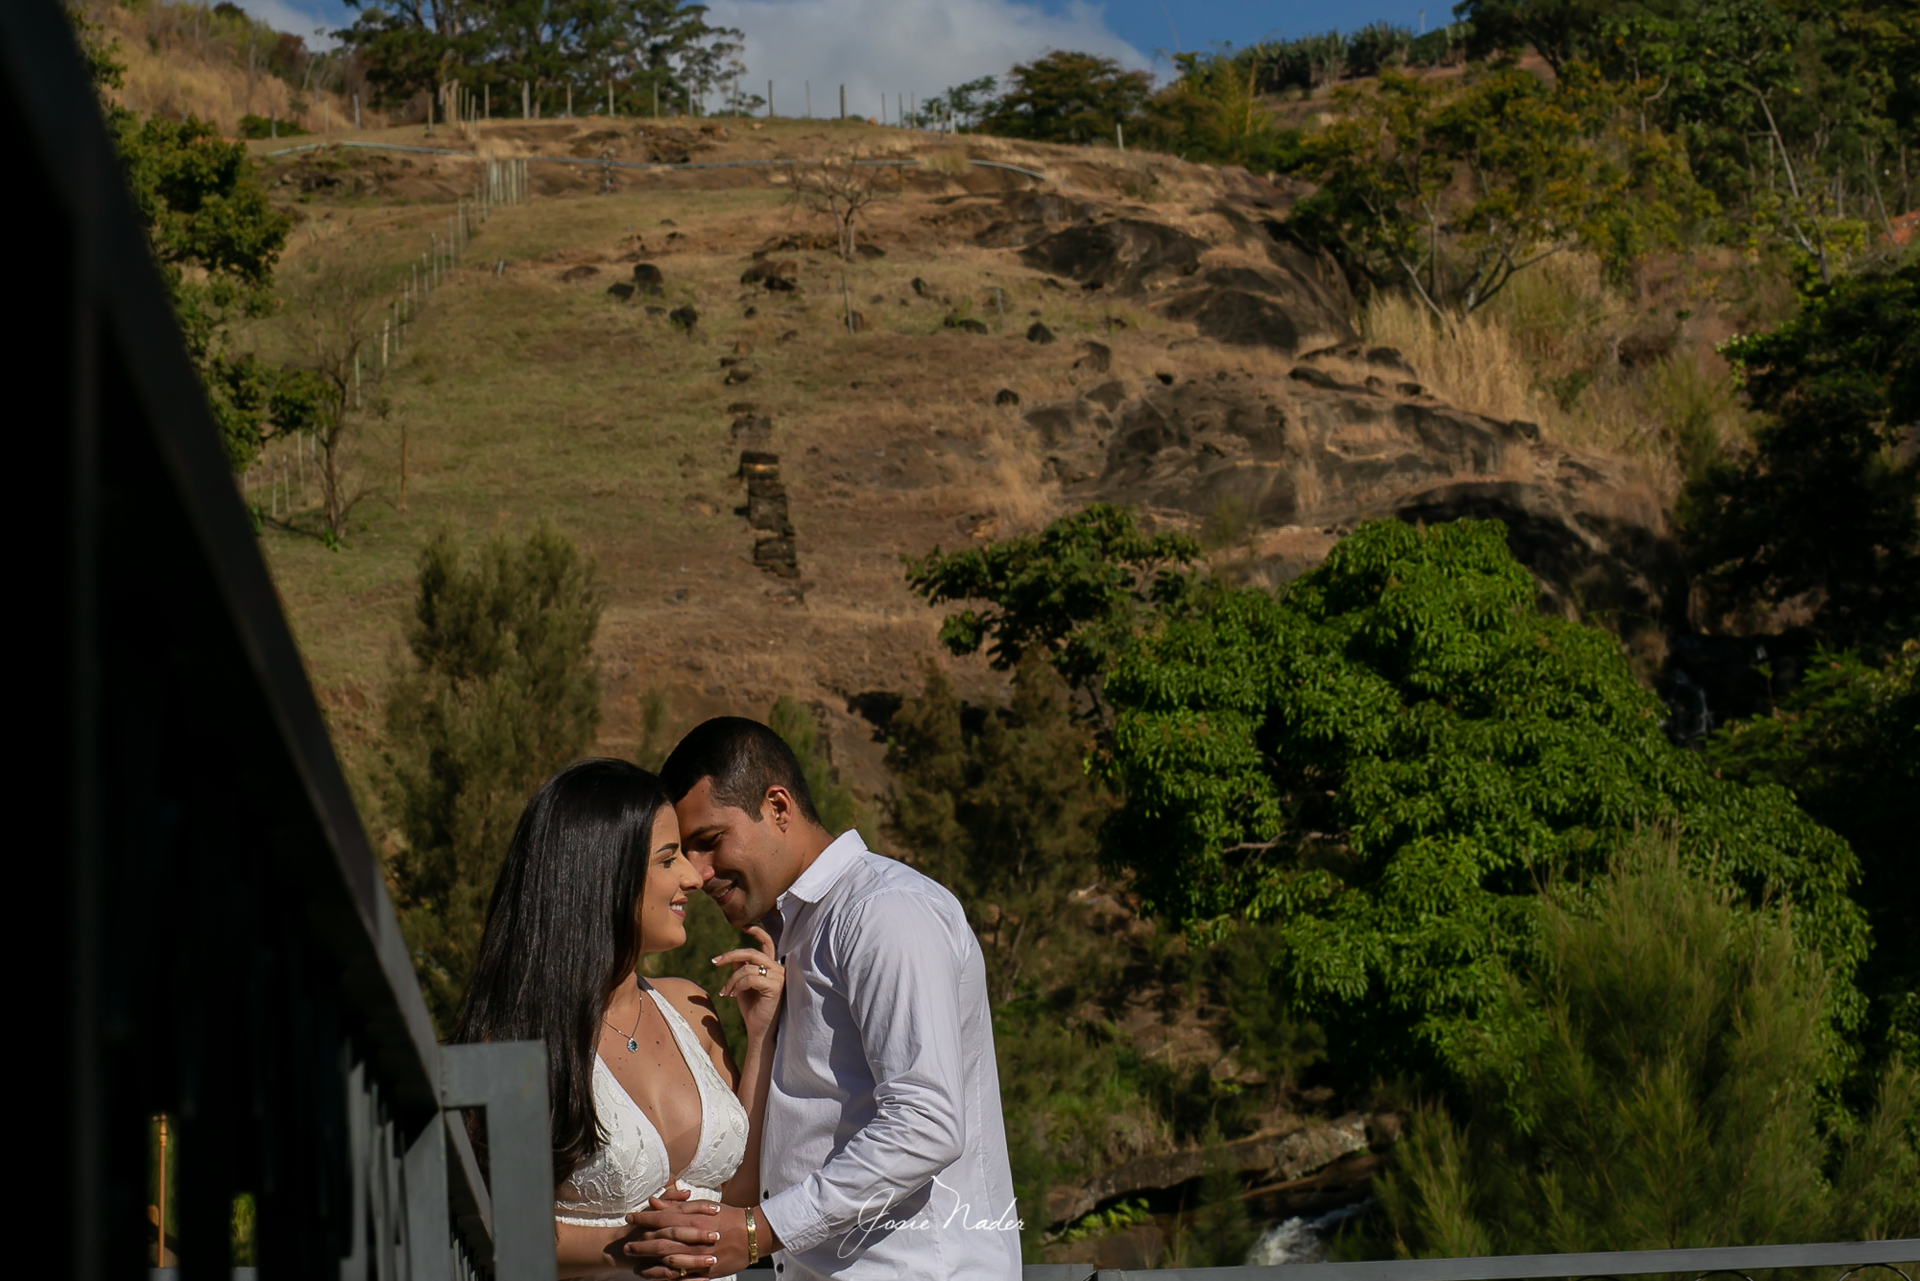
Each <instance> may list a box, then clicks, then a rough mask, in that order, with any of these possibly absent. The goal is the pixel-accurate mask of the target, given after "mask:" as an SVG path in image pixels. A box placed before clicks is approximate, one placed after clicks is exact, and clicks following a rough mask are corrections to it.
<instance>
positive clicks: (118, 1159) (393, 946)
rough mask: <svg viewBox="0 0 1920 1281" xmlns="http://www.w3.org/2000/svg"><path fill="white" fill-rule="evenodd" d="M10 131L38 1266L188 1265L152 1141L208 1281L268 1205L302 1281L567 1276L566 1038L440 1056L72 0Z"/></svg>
mask: <svg viewBox="0 0 1920 1281" xmlns="http://www.w3.org/2000/svg"><path fill="white" fill-rule="evenodd" d="M0 130H4V131H5V135H6V136H7V137H9V138H12V139H15V140H16V141H18V142H24V143H25V144H26V145H25V147H24V149H23V151H24V155H23V159H22V162H21V163H18V164H16V167H15V171H14V175H13V181H12V182H11V183H10V184H9V187H8V196H9V202H8V230H9V232H10V244H11V246H12V248H13V249H14V252H13V253H12V254H11V255H10V256H9V259H8V264H9V266H8V270H9V273H10V280H9V285H10V287H11V288H12V289H13V290H15V291H17V292H16V294H15V297H16V298H18V299H21V300H31V301H30V302H28V303H25V305H24V310H23V311H22V313H21V314H20V315H18V316H16V319H17V320H18V321H19V322H20V323H19V324H16V325H14V326H10V333H9V335H8V339H7V342H6V343H5V344H4V345H3V346H0V350H3V351H4V352H5V356H4V359H5V362H6V366H5V367H6V372H7V379H6V383H7V387H8V389H9V393H10V410H11V412H10V413H9V414H8V415H7V426H8V428H9V432H8V436H9V440H10V442H11V444H12V445H13V447H14V452H13V456H12V458H11V459H10V462H11V464H12V471H13V475H14V476H15V477H16V486H15V488H16V492H18V493H19V494H20V495H21V501H20V506H19V508H18V510H20V511H23V512H24V511H30V512H31V515H30V516H29V517H27V518H26V524H24V525H22V526H19V527H17V529H16V533H18V534H20V535H21V536H22V537H23V538H24V539H25V541H24V542H22V543H21V544H19V545H18V548H17V551H18V554H16V555H15V556H14V557H11V558H10V559H9V586H10V587H11V588H12V591H13V593H14V595H13V596H12V597H11V604H12V606H13V608H12V609H10V611H9V621H10V622H11V623H12V624H13V625H12V626H11V627H10V628H9V629H8V630H9V632H10V633H11V635H10V637H9V639H10V640H11V641H12V642H13V644H12V645H11V646H10V647H9V648H10V651H11V656H12V658H13V661H14V671H15V674H16V676H17V677H18V679H19V686H18V689H19V691H20V699H19V701H18V703H17V704H16V705H17V706H19V707H20V708H21V712H20V714H19V715H18V716H17V717H16V723H15V735H14V737H15V740H16V745H17V749H18V755H17V757H16V762H15V768H14V770H13V777H12V780H11V781H12V782H13V784H14V796H15V797H16V806H15V809H16V814H17V815H19V816H21V818H17V819H16V823H15V828H14V830H15V833H16V838H15V840H14V841H13V842H11V843H10V844H11V854H12V857H11V860H10V862H9V869H10V871H11V873H12V875H11V876H10V878H9V884H8V886H7V888H8V890H9V894H8V897H7V903H8V905H9V907H10V908H11V909H12V913H11V916H12V919H11V920H10V922H9V926H10V928H9V929H8V930H7V931H5V933H6V935H7V938H8V942H9V943H10V944H11V945H12V947H13V949H14V955H13V956H12V957H11V958H10V959H11V961H12V964H11V965H10V966H9V967H8V973H9V976H10V979H11V980H12V981H11V983H10V985H9V1001H8V1006H9V1008H8V1014H9V1028H10V1031H11V1032H12V1033H13V1044H14V1046H15V1049H16V1056H15V1057H16V1069H18V1070H22V1071H24V1072H26V1073H29V1074H31V1076H30V1078H29V1082H30V1087H31V1088H17V1089H16V1091H15V1092H14V1095H13V1101H14V1107H13V1108H12V1109H11V1110H10V1114H9V1118H8V1119H9V1123H10V1124H9V1130H10V1133H9V1141H10V1145H11V1148H12V1150H13V1151H14V1152H15V1154H16V1165H17V1166H18V1168H19V1169H20V1171H21V1172H22V1173H23V1174H25V1173H28V1172H30V1180H29V1182H27V1183H23V1185H22V1188H23V1192H24V1195H20V1194H17V1195H16V1198H15V1219H16V1222H17V1224H18V1225H19V1226H23V1227H25V1228H26V1229H27V1231H28V1234H29V1235H31V1236H32V1237H33V1238H34V1246H32V1247H29V1249H28V1250H27V1251H26V1252H25V1254H26V1257H27V1259H28V1260H30V1261H29V1262H27V1263H26V1266H27V1267H29V1268H32V1269H34V1270H36V1271H49V1272H52V1273H54V1274H57V1275H62V1276H70V1277H76V1278H82V1279H83V1281H95V1279H96V1278H105V1277H108V1276H139V1275H143V1274H145V1273H146V1271H147V1269H148V1267H149V1266H150V1265H151V1264H154V1263H159V1262H163V1261H164V1260H162V1259H157V1258H155V1257H154V1256H155V1255H156V1254H157V1253H158V1250H157V1248H156V1245H157V1243H156V1241H155V1239H154V1237H153V1236H150V1235H148V1232H147V1229H148V1227H149V1223H148V1220H147V1216H146V1215H145V1214H143V1213H142V1210H143V1207H148V1206H149V1205H150V1204H151V1202H150V1197H151V1196H152V1194H153V1190H154V1187H155V1184H154V1182H152V1180H153V1179H154V1178H155V1170H154V1164H153V1161H154V1159H153V1157H152V1155H151V1153H150V1151H149V1149H148V1147H147V1135H148V1122H149V1119H150V1118H152V1117H153V1116H155V1115H156V1114H160V1115H163V1116H164V1117H165V1118H166V1133H167V1135H168V1142H169V1151H170V1153H177V1174H176V1175H174V1176H173V1177H172V1178H171V1179H170V1180H168V1189H167V1193H166V1203H167V1219H168V1223H167V1226H166V1231H165V1243H166V1245H167V1247H168V1248H169V1252H170V1253H171V1254H177V1256H178V1259H179V1268H178V1269H177V1272H178V1274H179V1275H180V1276H182V1277H185V1278H188V1281H192V1279H193V1278H202V1277H204V1278H214V1277H222V1278H228V1277H231V1276H232V1274H233V1269H234V1265H235V1264H236V1263H241V1262H244V1260H243V1259H237V1258H235V1257H234V1254H233V1244H234V1242H235V1241H236V1239H240V1238H239V1233H238V1230H237V1228H236V1226H235V1225H236V1216H237V1214H238V1212H239V1208H240V1207H241V1206H243V1205H245V1204H247V1202H246V1201H244V1200H240V1199H239V1198H243V1197H245V1198H250V1199H251V1205H252V1209H253V1216H254V1217H253V1224H254V1227H253V1234H252V1243H251V1244H252V1250H253V1253H254V1256H255V1262H256V1263H257V1265H258V1268H259V1270H260V1271H261V1272H264V1273H265V1274H267V1275H270V1276H274V1277H276V1278H277V1277H301V1278H307V1277H311V1278H315V1279H316V1281H318V1279H320V1278H326V1279H327V1281H401V1279H404V1281H453V1279H454V1278H456V1277H457V1278H460V1279H461V1281H467V1279H468V1278H474V1277H499V1278H502V1281H551V1278H553V1276H554V1275H555V1270H556V1269H555V1260H554V1252H553V1235H552V1233H553V1226H552V1212H553V1211H552V1196H553V1191H552V1187H551V1173H550V1172H551V1158H550V1155H549V1145H548V1138H547V1098H546V1065H545V1050H544V1047H542V1046H540V1045H538V1044H506V1045H490V1046H474V1047H449V1048H442V1047H441V1046H440V1045H438V1044H437V1043H436V1040H435V1036H434V1030H433V1026H432V1022H431V1020H430V1019H429V1017H428V1014H427V1009H426V1005H425V1003H424V1001H423V1000H422V998H421V995H420V990H419V987H418V985H417V981H416V979H415V977H414V973H413V966H412V963H411V960H410V958H409V956H408V951H407V948H406V945H405V942H404V941H403V939H402V937H401V934H400V928H399V924H398V921H397V919H396V918H395V915H394V912H393V908H392V905H391V904H390V903H389V902H388V898H387V892H386V888H385V885H384V881H383V878H382V875H381V871H380V867H379V864H378V862H377V860H376V859H375V857H374V853H373V850H372V848H371V847H370V845H369V844H368V841H367V837H366V834H365V832H364V831H363V830H362V828H361V825H360V820H359V818H358V815H357V813H356V811H355V809H354V805H353V801H352V797H351V795H350V793H349V790H348V787H347V782H346V779H345V777H344V776H343V775H342V773H341V769H340V765H339V763H338V761H337V760H336V759H335V757H334V754H333V749H332V746H331V744H330V741H329V739H328V735H327V729H326V725H325V722H324V720H323V718H322V716H321V714H320V709H319V707H318V705H317V704H316V702H315V698H314V694H313V691H312V689H311V687H310V686H309V684H308V682H307V677H306V673H305V670H304V668H303V666H302V664H301V660H300V656H299V654H298V652H297V651H296V650H295V648H294V644H293V640H292V637H291V636H290V635H289V633H288V630H287V626H286V622H285V620H284V619H283V617H282V615H281V612H280V607H279V602H278V599H277V597H276V595H275V592H274V587H273V584H272V582H271V580H270V579H269V578H268V575H267V571H266V567H265V565H264V564H263V563H262V560H261V556H260V550H259V546H258V544H257V541H256V539H255V537H254V534H253V530H252V527H251V525H250V522H249V521H248V518H247V515H246V513H245V511H244V510H243V508H242V505H241V499H240V496H239V494H238V493H237V491H236V487H235V485H234V483H233V477H232V475H231V472H230V470H229V467H228V465H227V460H226V458H225V457H224V455H223V453H222V450H221V447H220V436H219V433H218V431H217V430H216V428H215V426H214V424H213V421H212V419H211V417H210V416H209V414H208V411H207V407H206V401H205V399H204V396H203V394H202V391H201V388H200V385H199V383H198V381H197V379H196V377H195V374H194V371H193V369H192V367H191V366H190V365H189V363H188V361H187V359H186V358H185V354H184V352H183V350H182V346H181V339H180V333H179V329H178V327H177V325H176V323H175V320H174V316H173V313H172V310H171V306H170V303H169V300H168V297H167V293H166V291H165V289H164V288H163V285H162V282H161V280H160V277H159V275H158V273H157V272H156V270H155V268H154V265H153V262H152V260H151V258H150V256H149V251H148V246H147V243H146V238H145V234H144V231H143V228H142V226H141V224H140V222H139V221H138V219H137V217H136V214H135V211H134V209H133V206H132V202H131V200H130V199H129V197H128V195H127V191H126V187H125V185H124V180H123V178H122V176H121V170H120V167H119V163H118V161H117V159H116V158H115V155H114V153H113V150H112V145H111V144H110V142H109V140H108V138H107V134H106V131H105V129H104V128H103V126H102V122H101V117H100V112H99V109H98V106H97V103H96V102H95V99H94V96H93V92H92V88H91V85H90V83H89V80H88V77H87V74H86V72H85V69H84V67H83V65H82V63H81V60H80V58H79V55H78V52H77V50H76V49H75V47H74V43H73V38H72V33H71V29H70V27H69V25H68V21H67V18H66V16H65V14H64V13H63V12H62V9H61V5H60V4H59V3H58V0H9V2H8V3H5V4H0ZM29 526H30V529H29ZM22 819H24V820H25V821H21V820H22ZM29 1082H22V1084H23V1085H26V1084H28V1083H29ZM462 1108H479V1109H484V1111H485V1115H486V1120H487V1124H488V1133H489V1136H490V1144H491V1148H490V1150H491V1153H492V1163H491V1171H492V1184H491V1188H489V1186H488V1183H487V1181H486V1180H484V1179H483V1178H482V1177H481V1173H480V1167H479V1164H478V1163H477V1162H476V1160H475V1157H474V1152H473V1150H472V1147H471V1145H470V1144H469V1143H468V1140H467V1134H466V1130H465V1127H464V1125H463V1124H461V1123H459V1122H458V1117H459V1111H458V1110H459V1109H462ZM170 1164H171V1162H170ZM176 1215H177V1220H176ZM158 1217H159V1216H158V1211H157V1209H155V1210H154V1219H155V1220H156V1221H157V1220H158ZM43 1255H44V1256H47V1261H46V1262H45V1263H44V1264H42V1263H39V1261H38V1260H39V1258H40V1257H41V1256H43ZM168 1271H173V1269H169V1270H168Z"/></svg>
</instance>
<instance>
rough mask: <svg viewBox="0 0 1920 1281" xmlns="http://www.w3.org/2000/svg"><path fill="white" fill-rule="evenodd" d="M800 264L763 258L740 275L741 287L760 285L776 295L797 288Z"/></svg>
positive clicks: (790, 260)
mask: <svg viewBox="0 0 1920 1281" xmlns="http://www.w3.org/2000/svg"><path fill="white" fill-rule="evenodd" d="M799 281H800V264H799V263H797V262H795V261H794V260H793V259H791V258H781V259H778V260H775V259H771V258H763V259H761V260H760V261H759V262H756V263H754V264H753V265H752V266H751V267H748V268H747V269H746V270H745V271H743V272H741V273H740V283H741V284H743V285H762V286H764V287H765V288H767V289H770V290H773V291H774V292H776V293H781V292H786V293H790V292H792V291H793V290H795V289H797V288H799Z"/></svg>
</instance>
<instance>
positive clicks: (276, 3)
mask: <svg viewBox="0 0 1920 1281" xmlns="http://www.w3.org/2000/svg"><path fill="white" fill-rule="evenodd" d="M239 3H240V4H241V6H242V7H243V8H245V9H247V10H248V11H250V12H252V13H254V14H256V15H258V16H259V17H261V18H264V19H266V20H267V21H269V22H271V23H273V24H274V25H275V26H276V27H279V28H280V29H282V30H285V31H293V32H296V33H298V34H301V35H305V36H308V37H309V38H311V37H312V33H313V31H314V29H315V28H317V27H318V28H334V27H339V26H344V25H346V23H347V22H348V21H350V20H351V14H350V11H349V10H348V9H347V8H346V6H345V5H344V4H342V3H341V0H239ZM706 3H708V4H709V6H710V7H711V8H712V10H713V13H714V16H715V18H717V19H718V20H719V21H722V22H725V23H726V24H728V25H729V26H735V27H739V28H741V29H742V30H744V31H745V32H746V35H747V50H746V59H745V60H746V63H747V67H748V76H747V79H748V83H749V84H750V85H751V87H752V88H751V91H752V92H756V93H764V92H765V87H766V81H767V80H768V79H772V80H773V81H774V105H775V107H776V108H777V109H778V111H779V112H780V114H782V115H789V114H798V113H799V112H801V111H802V110H804V109H805V105H806V103H807V102H808V101H809V100H811V103H812V107H813V110H814V111H815V113H816V114H820V113H824V112H826V111H828V110H829V109H831V108H832V107H835V106H837V96H838V88H839V86H840V85H842V84H845V85H846V86H847V95H848V103H847V105H848V108H849V109H850V110H852V111H854V112H856V113H858V114H861V115H869V116H873V115H878V114H879V111H880V101H881V96H882V95H885V100H886V102H887V104H888V107H887V110H888V112H889V114H891V113H892V111H893V110H894V107H893V104H894V103H896V102H897V101H898V97H899V95H901V94H906V95H911V96H912V97H915V98H923V97H927V96H929V95H931V94H935V93H939V92H940V91H941V90H943V89H945V88H946V87H947V86H949V85H953V84H958V83H960V82H961V81H964V80H971V79H973V78H974V77H976V76H981V75H998V74H1000V73H1002V72H1004V71H1006V69H1007V68H1008V67H1009V66H1011V65H1013V64H1014V63H1015V62H1024V61H1027V60H1029V59H1031V58H1034V57H1038V56H1039V55H1041V54H1043V53H1045V52H1046V51H1047V50H1049V49H1084V50H1088V51H1091V52H1095V53H1101V54H1106V55H1108V56H1110V57H1114V58H1117V59H1119V60H1120V61H1121V62H1122V63H1125V64H1126V65H1128V66H1132V67H1141V68H1151V69H1153V70H1154V71H1156V72H1159V73H1162V74H1164V73H1165V72H1166V71H1167V69H1168V64H1167V61H1166V54H1167V53H1168V52H1169V51H1171V50H1173V49H1174V48H1176V44H1175V38H1176V35H1177V37H1178V45H1177V47H1178V48H1180V49H1207V48H1211V47H1214V46H1216V45H1219V44H1221V43H1232V44H1234V45H1245V44H1250V43H1253V42H1254V41H1257V40H1261V39H1267V38H1287V37H1290V36H1296V35H1301V34H1304V33H1307V32H1314V31H1325V30H1328V29H1330V28H1338V29H1342V30H1352V29H1354V28H1356V27H1361V26H1365V25H1366V24H1367V23H1369V22H1378V21H1381V20H1383V19H1384V20H1387V21H1392V22H1398V23H1402V24H1404V25H1406V26H1409V27H1413V28H1416V29H1417V28H1418V27H1419V25H1420V22H1421V14H1422V11H1423V10H1424V11H1425V20H1426V23H1427V25H1428V26H1430V27H1431V26H1438V25H1440V24H1441V23H1444V22H1445V21H1446V20H1447V17H1448V14H1449V12H1450V8H1449V3H1426V2H1425V0H1353V2H1349V3H1341V0H1270V2H1268V3H1258V2H1257V0H1107V3H1104V4H1102V3H1093V2H1092V0H1034V2H1028V0H706ZM323 43H324V42H323Z"/></svg>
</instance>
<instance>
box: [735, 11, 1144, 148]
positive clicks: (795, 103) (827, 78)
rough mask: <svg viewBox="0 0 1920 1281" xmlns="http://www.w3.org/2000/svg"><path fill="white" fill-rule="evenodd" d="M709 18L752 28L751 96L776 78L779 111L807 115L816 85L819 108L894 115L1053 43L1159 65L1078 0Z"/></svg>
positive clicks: (1135, 64) (1133, 63)
mask: <svg viewBox="0 0 1920 1281" xmlns="http://www.w3.org/2000/svg"><path fill="white" fill-rule="evenodd" d="M708 4H709V5H710V7H711V10H712V12H711V13H710V14H709V18H708V20H709V21H711V22H715V23H718V24H719V25H722V26H728V27H738V28H739V29H740V30H742V31H744V32H746V36H747V49H746V53H745V55H744V56H745V61H746V64H747V67H748V73H747V76H746V77H745V79H744V80H743V81H742V83H741V89H742V91H743V92H747V93H759V94H764V93H765V92H766V88H767V81H768V80H769V79H771V80H772V81H773V82H774V88H773V104H774V109H775V110H776V111H777V112H779V114H781V115H783V116H797V115H799V114H801V111H802V109H803V106H804V98H803V85H804V84H805V83H806V82H809V81H810V82H811V83H812V94H813V114H814V115H815V116H830V115H834V114H836V113H837V112H838V111H839V107H840V102H839V96H840V86H841V85H842V84H845V85H846V87H847V111H848V113H849V114H851V115H858V116H878V114H879V111H880V95H881V94H883V93H884V94H885V95H886V98H887V118H888V119H889V120H891V119H893V117H894V111H895V102H896V95H898V94H902V93H904V94H907V95H908V96H909V99H913V98H919V99H925V98H928V97H931V96H932V95H934V94H937V93H941V92H943V91H945V90H946V89H947V87H948V86H950V85H956V84H960V83H961V82H963V81H966V80H972V79H974V78H975V77H977V76H1004V75H1005V74H1006V72H1007V69H1008V68H1009V67H1011V66H1013V64H1014V63H1016V62H1030V61H1032V60H1033V59H1034V58H1037V57H1039V56H1040V55H1041V54H1044V53H1046V52H1047V51H1048V50H1049V49H1075V50H1081V51H1084V52H1087V53H1097V54H1101V55H1103V56H1105V57H1109V58H1114V59H1116V60H1118V61H1119V62H1120V64H1121V65H1122V66H1125V67H1128V68H1138V69H1141V70H1146V69H1150V68H1151V66H1152V63H1151V62H1150V60H1149V59H1147V58H1145V57H1143V56H1141V54H1140V51H1139V50H1137V49H1135V48H1134V47H1133V46H1132V45H1130V44H1128V43H1127V42H1126V41H1124V40H1122V39H1121V38H1120V37H1119V36H1117V35H1115V34H1114V33H1113V31H1112V30H1111V29H1110V28H1108V26H1107V22H1106V14H1105V12H1104V11H1103V10H1102V9H1101V8H1100V7H1099V6H1097V5H1093V4H1089V3H1086V0H1070V3H1069V4H1068V6H1067V8H1066V10H1065V11H1064V12H1062V13H1058V14H1050V13H1045V12H1043V11H1041V10H1040V9H1037V8H1033V7H1031V6H1029V5H1024V4H1017V3H1014V2H1013V0H708Z"/></svg>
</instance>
